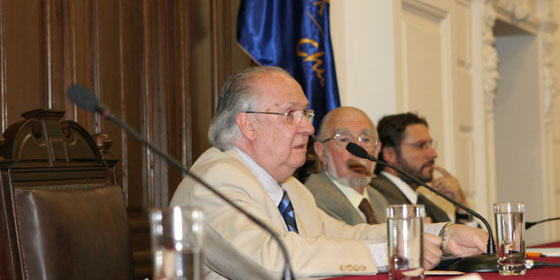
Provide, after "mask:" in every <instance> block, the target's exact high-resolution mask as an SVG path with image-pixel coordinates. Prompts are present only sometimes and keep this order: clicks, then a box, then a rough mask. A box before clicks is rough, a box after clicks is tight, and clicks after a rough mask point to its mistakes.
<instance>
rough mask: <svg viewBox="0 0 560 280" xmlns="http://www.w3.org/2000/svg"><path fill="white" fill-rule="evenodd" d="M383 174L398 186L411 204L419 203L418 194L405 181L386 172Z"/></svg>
mask: <svg viewBox="0 0 560 280" xmlns="http://www.w3.org/2000/svg"><path fill="white" fill-rule="evenodd" d="M381 174H383V176H385V177H387V179H389V181H391V182H392V183H393V184H395V186H397V188H398V189H399V190H400V191H401V192H402V193H403V194H404V196H405V197H406V198H407V199H408V200H409V201H410V203H412V204H416V203H418V194H417V193H416V191H414V190H413V189H412V188H411V187H410V186H409V185H408V184H407V183H406V182H405V181H403V180H402V179H401V178H399V177H397V176H395V175H393V174H391V173H389V172H386V171H381Z"/></svg>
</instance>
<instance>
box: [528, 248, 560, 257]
mask: <svg viewBox="0 0 560 280" xmlns="http://www.w3.org/2000/svg"><path fill="white" fill-rule="evenodd" d="M527 253H541V255H542V256H543V257H560V248H527Z"/></svg>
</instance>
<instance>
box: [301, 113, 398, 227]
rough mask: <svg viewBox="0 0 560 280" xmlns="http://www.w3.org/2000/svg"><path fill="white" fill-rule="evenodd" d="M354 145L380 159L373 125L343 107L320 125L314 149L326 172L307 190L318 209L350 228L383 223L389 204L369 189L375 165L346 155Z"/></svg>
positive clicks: (316, 176)
mask: <svg viewBox="0 0 560 280" xmlns="http://www.w3.org/2000/svg"><path fill="white" fill-rule="evenodd" d="M349 142H354V143H356V144H358V145H360V146H362V147H363V148H364V149H366V150H367V151H368V152H369V153H370V154H372V155H374V156H375V157H377V154H378V153H379V151H380V149H381V142H379V139H378V137H377V130H376V129H375V126H374V125H373V122H372V121H371V120H370V119H369V118H368V116H367V115H366V114H365V113H364V112H363V111H361V110H360V109H357V108H353V107H340V108H337V109H335V110H333V111H331V112H329V113H328V114H327V115H326V116H325V117H324V118H323V121H322V122H321V126H320V127H319V132H318V133H317V140H316V142H315V143H314V145H313V148H314V149H315V153H316V154H317V157H318V159H319V160H320V162H321V166H322V167H323V170H324V171H323V172H321V173H319V174H312V175H311V176H310V177H309V179H308V180H307V181H306V182H305V186H306V187H307V188H308V189H309V190H310V191H311V193H313V195H314V196H315V200H316V201H317V206H319V208H321V209H323V211H325V212H326V213H327V214H329V215H331V216H332V217H334V218H336V219H338V220H341V221H344V222H346V223H347V224H349V225H356V224H360V223H369V224H376V223H384V222H385V208H386V207H387V205H388V203H387V201H386V200H385V198H384V197H383V195H381V193H379V192H378V191H377V190H375V189H373V188H371V187H368V184H369V182H370V181H371V178H372V176H373V170H374V168H375V163H373V162H371V161H368V160H365V159H360V158H358V157H356V156H353V155H351V154H350V153H349V152H348V151H346V145H347V144H348V143H349Z"/></svg>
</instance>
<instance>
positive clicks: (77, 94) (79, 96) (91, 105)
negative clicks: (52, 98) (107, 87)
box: [66, 84, 99, 112]
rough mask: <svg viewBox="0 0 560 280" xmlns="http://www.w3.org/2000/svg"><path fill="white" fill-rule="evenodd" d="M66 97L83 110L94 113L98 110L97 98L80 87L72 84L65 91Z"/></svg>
mask: <svg viewBox="0 0 560 280" xmlns="http://www.w3.org/2000/svg"><path fill="white" fill-rule="evenodd" d="M66 95H68V98H69V99H70V101H72V102H73V103H74V104H76V105H78V106H79V107H81V108H83V109H85V110H88V111H91V112H95V111H97V109H98V108H99V99H97V96H95V95H94V94H93V93H92V92H91V91H90V90H88V89H87V88H85V87H83V86H81V85H78V84H72V85H71V86H70V87H69V88H68V89H67V90H66Z"/></svg>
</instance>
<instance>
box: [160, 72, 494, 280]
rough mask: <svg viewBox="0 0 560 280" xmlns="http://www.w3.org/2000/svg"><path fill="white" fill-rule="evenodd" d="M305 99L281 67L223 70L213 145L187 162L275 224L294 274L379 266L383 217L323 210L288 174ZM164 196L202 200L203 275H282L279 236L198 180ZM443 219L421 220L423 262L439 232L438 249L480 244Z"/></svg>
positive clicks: (301, 146) (473, 232)
mask: <svg viewBox="0 0 560 280" xmlns="http://www.w3.org/2000/svg"><path fill="white" fill-rule="evenodd" d="M308 106H309V102H308V101H307V98H306V97H305V94H304V93H303V90H302V88H301V86H300V85H299V84H298V83H297V82H296V81H295V80H294V79H293V78H292V77H291V76H290V75H289V74H288V73H287V72H285V71H283V70H281V69H279V68H276V67H254V68H249V69H246V70H245V71H243V72H241V73H238V74H236V75H234V76H232V77H230V79H228V81H227V82H226V83H225V85H224V88H223V91H222V95H221V98H220V102H219V105H218V110H217V112H216V115H215V116H214V118H213V119H212V123H211V125H210V130H209V138H210V141H211V142H212V144H213V145H214V147H212V148H210V149H208V150H207V151H206V152H204V154H202V155H201V156H200V158H199V159H198V160H197V161H196V162H195V163H194V165H193V167H192V169H191V172H193V173H195V174H197V175H198V176H200V177H201V178H202V179H204V180H205V181H206V182H208V183H209V184H210V185H212V186H214V187H215V188H217V189H218V190H219V191H220V192H222V193H223V194H224V195H225V196H227V197H228V198H230V199H231V200H233V201H234V202H235V203H237V205H239V206H240V207H242V208H243V209H245V210H246V211H247V212H249V213H251V214H253V215H254V216H255V217H257V218H258V219H260V220H261V221H262V222H263V223H265V224H266V225H268V226H269V227H270V228H271V229H272V230H273V231H274V232H276V233H277V234H278V235H279V237H280V239H281V240H282V241H283V243H284V244H285V245H286V247H287V249H288V252H289V255H290V258H291V264H292V267H293V269H294V271H295V274H296V276H300V277H301V276H309V275H316V274H322V275H325V274H354V273H364V272H370V273H375V272H378V271H379V270H381V271H383V270H386V269H387V256H386V248H387V244H386V226H385V225H368V224H361V225H358V226H354V227H352V226H349V225H346V224H345V223H343V222H340V221H338V220H335V219H333V218H331V217H330V216H329V215H327V214H326V213H325V212H323V211H322V210H320V209H319V208H318V207H317V206H316V204H315V200H314V199H313V196H312V195H311V193H310V192H309V191H308V190H307V188H305V186H303V185H302V184H301V183H300V182H299V181H297V180H296V179H295V178H293V177H292V176H291V175H292V173H293V172H294V171H295V170H296V168H298V167H299V166H301V165H302V164H303V163H304V161H305V155H306V147H307V141H308V137H309V135H311V134H312V133H313V126H312V125H311V120H312V117H313V112H311V111H309V110H307V107H308ZM171 205H202V206H203V207H204V211H205V215H206V221H207V227H206V230H205V231H206V232H205V237H206V242H205V245H206V247H205V249H204V250H205V255H206V260H205V269H206V271H205V274H206V275H205V277H206V279H223V278H229V279H278V278H280V275H281V271H282V268H283V265H284V260H283V258H282V253H281V251H280V248H279V246H278V244H277V243H276V242H275V241H274V240H273V239H272V238H271V236H270V235H269V234H268V233H267V232H266V231H265V230H263V229H262V228H260V227H259V226H257V225H255V224H254V223H252V222H251V221H250V220H249V219H248V218H247V217H245V216H244V215H242V214H240V213H239V212H238V211H236V210H234V209H233V208H232V207H231V206H229V205H228V204H227V203H225V202H224V201H222V200H221V199H219V198H218V197H217V196H216V195H214V194H212V193H211V192H209V191H208V190H206V189H205V188H204V187H203V186H201V185H199V184H197V183H195V182H194V181H193V180H191V179H189V178H185V179H184V180H183V182H181V184H180V185H179V187H178V189H177V191H176V193H175V194H174V196H173V198H172V201H171ZM444 225H445V224H430V225H427V226H426V227H425V231H426V234H425V235H424V266H425V268H431V267H433V266H435V265H436V264H437V263H438V262H439V260H440V257H441V255H442V251H441V250H440V246H441V244H442V239H441V238H440V237H439V236H438V234H440V233H441V234H442V235H444V236H445V237H446V238H447V240H448V242H447V248H445V249H447V250H448V251H450V252H451V253H453V254H455V255H456V256H467V255H472V254H476V253H480V252H482V251H484V250H485V247H486V239H487V234H486V233H485V232H483V231H481V230H478V229H471V228H467V227H465V226H461V225H451V226H448V227H444ZM443 228H445V229H447V230H444V231H443V232H442V229H443ZM430 233H433V234H430Z"/></svg>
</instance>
